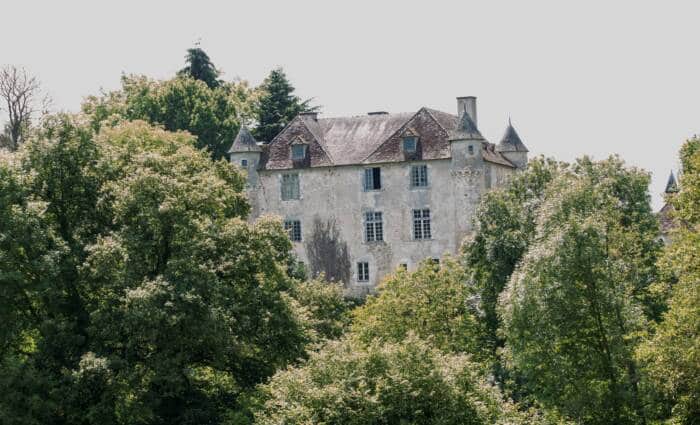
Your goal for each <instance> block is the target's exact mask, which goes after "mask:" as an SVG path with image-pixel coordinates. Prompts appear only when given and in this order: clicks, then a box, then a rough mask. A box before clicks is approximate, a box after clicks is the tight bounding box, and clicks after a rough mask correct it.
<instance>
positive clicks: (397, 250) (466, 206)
mask: <svg viewBox="0 0 700 425" xmlns="http://www.w3.org/2000/svg"><path fill="white" fill-rule="evenodd" d="M464 149H467V145H466V144H465V146H464ZM475 151H476V152H479V149H475ZM462 157H463V156H462ZM465 159H467V158H465ZM415 164H427V166H428V175H429V185H428V187H425V188H412V187H411V186H410V170H411V165H415ZM374 166H380V167H381V169H382V171H381V178H382V188H381V189H380V190H377V191H369V192H365V191H363V175H364V168H366V167H363V166H338V167H317V168H305V169H297V170H286V171H259V172H258V173H257V175H258V177H257V181H256V184H254V185H252V186H251V188H250V198H251V203H252V204H253V205H252V206H253V211H252V217H258V216H260V215H263V214H276V215H280V216H282V218H285V219H298V220H300V221H301V225H302V241H301V242H295V243H294V250H295V253H296V255H297V256H298V257H299V259H300V260H301V261H304V262H305V263H307V264H309V256H308V255H307V245H305V244H306V243H307V242H308V241H309V240H311V237H312V232H313V230H314V227H315V226H314V221H317V220H318V219H321V220H326V221H332V222H334V223H335V226H336V229H337V231H338V232H337V233H338V238H339V239H340V241H339V242H340V243H341V244H346V245H347V256H348V257H349V264H350V272H351V273H350V279H349V280H348V282H344V283H345V284H346V286H347V288H348V289H349V291H350V293H352V294H354V295H358V296H361V295H364V294H366V293H368V292H370V291H371V290H372V289H373V288H374V287H375V286H376V285H377V284H378V283H379V282H380V280H381V279H382V278H383V277H384V276H386V275H387V274H389V273H391V272H392V271H394V270H395V269H396V268H397V267H398V266H399V265H400V264H402V263H405V264H408V267H409V269H413V268H415V267H416V265H417V264H418V263H419V262H420V261H422V260H424V259H425V258H440V257H442V256H443V255H444V254H445V253H455V252H456V251H457V250H458V248H459V246H460V244H461V241H462V240H463V238H464V237H465V236H467V235H468V234H469V232H470V231H471V219H472V215H473V213H474V210H475V208H476V205H477V203H478V199H479V196H480V194H481V193H482V192H483V190H484V189H485V187H486V180H485V179H486V178H487V177H486V176H487V173H486V172H485V170H486V167H485V166H484V162H483V161H482V160H481V158H479V157H478V154H477V157H476V158H468V159H467V160H466V161H460V164H459V166H457V165H454V164H453V161H452V160H450V159H447V160H430V161H418V162H403V163H385V164H376V165H374ZM489 166H490V164H489ZM288 172H297V173H299V184H300V194H301V199H299V200H289V201H282V200H281V196H280V193H281V188H280V185H281V176H282V174H284V173H288ZM507 172H512V169H509V168H507V167H499V166H494V169H493V170H491V172H490V173H489V178H490V182H489V183H491V185H493V184H495V183H496V182H498V181H500V180H501V179H502V178H503V175H504V174H505V173H507ZM419 208H430V211H431V233H432V239H430V240H425V241H421V240H414V238H413V217H412V214H413V209H419ZM367 211H381V212H382V214H383V227H384V241H383V242H365V227H364V217H365V214H364V213H365V212H367ZM360 261H366V262H368V263H369V268H370V279H369V282H358V281H357V262H360Z"/></svg>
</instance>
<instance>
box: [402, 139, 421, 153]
mask: <svg viewBox="0 0 700 425" xmlns="http://www.w3.org/2000/svg"><path fill="white" fill-rule="evenodd" d="M417 144H418V138H417V137H416V136H407V137H404V138H403V151H404V152H406V153H415V152H416V145H417Z"/></svg>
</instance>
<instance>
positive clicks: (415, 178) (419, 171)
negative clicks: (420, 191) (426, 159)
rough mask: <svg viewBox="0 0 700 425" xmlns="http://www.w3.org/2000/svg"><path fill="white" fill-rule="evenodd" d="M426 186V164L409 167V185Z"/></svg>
mask: <svg viewBox="0 0 700 425" xmlns="http://www.w3.org/2000/svg"><path fill="white" fill-rule="evenodd" d="M426 186H428V166H427V165H414V166H412V167H411V187H426Z"/></svg>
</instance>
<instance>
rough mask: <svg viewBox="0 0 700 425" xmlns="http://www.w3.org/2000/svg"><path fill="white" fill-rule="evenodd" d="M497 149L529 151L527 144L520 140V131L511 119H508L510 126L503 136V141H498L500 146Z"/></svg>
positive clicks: (502, 150) (500, 150)
mask: <svg viewBox="0 0 700 425" xmlns="http://www.w3.org/2000/svg"><path fill="white" fill-rule="evenodd" d="M496 150H497V151H498V152H527V151H528V150H527V148H526V147H525V144H524V143H523V141H522V140H520V136H518V132H517V131H515V128H513V125H512V124H511V123H510V120H508V128H506V132H505V134H504V135H503V138H502V139H501V141H500V142H499V143H498V146H497V147H496Z"/></svg>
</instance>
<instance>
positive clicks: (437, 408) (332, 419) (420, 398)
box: [255, 334, 548, 425]
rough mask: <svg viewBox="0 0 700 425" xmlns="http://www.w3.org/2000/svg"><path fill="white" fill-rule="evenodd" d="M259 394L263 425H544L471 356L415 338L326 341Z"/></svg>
mask: <svg viewBox="0 0 700 425" xmlns="http://www.w3.org/2000/svg"><path fill="white" fill-rule="evenodd" d="M261 393H262V401H261V405H260V406H259V408H258V411H257V412H256V415H255V423H256V424H260V425H267V424H270V425H272V424H281V423H285V424H311V423H327V424H339V425H342V424H431V425H436V424H443V425H446V424H460V425H462V424H526V423H533V424H534V423H540V424H541V423H547V422H548V419H546V418H543V417H541V416H537V415H527V414H523V413H520V412H518V411H517V409H516V408H515V406H514V405H513V404H512V403H509V402H508V401H506V400H504V399H503V397H502V396H501V395H500V393H499V391H498V389H497V388H495V387H494V386H492V385H490V384H489V383H488V382H487V380H486V379H484V378H483V377H482V375H481V370H480V366H478V365H477V364H475V363H472V362H470V361H469V360H468V357H466V356H464V355H454V354H451V355H450V354H444V353H442V352H441V351H439V350H437V349H435V348H432V347H431V346H430V344H428V343H426V342H424V341H422V340H421V339H419V338H417V337H416V336H415V335H413V334H409V335H407V337H406V339H405V340H404V341H401V342H398V343H393V342H392V343H387V342H380V341H376V342H373V343H370V344H368V345H365V344H363V343H361V342H359V341H358V340H356V339H353V338H352V337H346V338H344V339H342V340H340V341H333V342H330V343H329V344H328V345H327V346H326V347H324V348H323V349H322V350H321V351H319V352H316V353H313V354H311V357H310V358H309V360H308V362H307V363H305V364H304V365H303V366H300V367H296V368H291V369H287V370H284V371H280V372H278V373H277V374H276V375H275V376H274V377H273V378H272V380H271V381H270V382H269V383H268V384H266V385H263V386H261Z"/></svg>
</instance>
